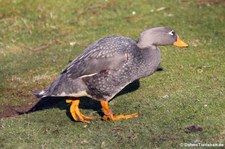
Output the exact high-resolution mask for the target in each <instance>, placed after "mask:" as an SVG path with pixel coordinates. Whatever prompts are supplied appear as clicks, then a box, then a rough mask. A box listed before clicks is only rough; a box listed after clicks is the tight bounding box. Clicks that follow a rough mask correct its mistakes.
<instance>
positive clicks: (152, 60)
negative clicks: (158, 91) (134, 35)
mask: <svg viewBox="0 0 225 149" xmlns="http://www.w3.org/2000/svg"><path fill="white" fill-rule="evenodd" d="M140 50H141V53H142V55H143V61H144V63H143V67H145V68H146V69H143V71H144V73H143V74H144V76H143V77H145V76H149V75H151V74H152V73H154V72H155V71H156V70H157V69H158V68H159V66H160V62H161V53H160V49H159V48H158V47H157V46H153V45H152V46H149V47H145V48H140Z"/></svg>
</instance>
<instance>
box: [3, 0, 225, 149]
mask: <svg viewBox="0 0 225 149" xmlns="http://www.w3.org/2000/svg"><path fill="white" fill-rule="evenodd" d="M0 5H1V8H0V28H1V30H0V101H1V102H0V108H1V109H0V112H2V113H4V114H6V113H5V111H6V112H7V110H8V112H9V113H10V112H12V111H13V109H17V110H18V109H21V108H23V107H27V106H28V107H29V106H32V105H33V104H34V103H35V102H37V101H38V99H36V98H35V97H34V96H33V95H32V91H34V90H41V89H43V88H45V87H46V86H47V85H48V84H49V83H50V82H51V81H52V80H53V79H54V78H55V77H56V76H57V75H58V74H59V73H60V71H61V70H62V69H63V68H64V67H65V66H66V65H67V64H68V63H69V62H70V61H71V60H73V59H74V58H75V57H76V56H78V55H79V54H80V53H81V52H82V50H83V49H84V48H85V47H86V46H87V45H88V44H90V43H91V42H93V41H95V40H97V39H99V38H101V37H103V36H107V35H113V34H116V35H123V36H129V37H132V38H133V39H137V38H138V36H139V34H140V33H141V32H142V31H143V30H144V29H147V28H151V27H154V26H170V27H172V28H174V29H176V31H177V32H178V33H179V35H180V36H181V38H182V39H183V40H184V41H185V42H187V43H188V44H189V45H190V47H189V48H188V49H179V48H175V47H172V46H170V47H161V52H162V57H163V61H162V67H163V68H164V70H163V71H162V72H157V73H155V74H154V75H152V76H151V77H148V78H144V79H141V80H140V88H139V89H138V90H135V91H133V92H130V93H127V94H123V95H120V96H117V97H116V98H115V99H114V100H113V101H112V102H110V107H111V108H112V110H113V111H114V113H118V114H119V113H132V112H139V113H140V117H138V118H133V119H129V120H121V121H114V122H113V121H107V122H105V121H101V120H97V121H94V122H93V123H91V124H84V123H75V122H73V121H71V120H70V118H69V117H68V116H66V109H68V105H66V104H65V103H64V101H61V102H59V103H58V104H57V105H56V106H52V108H48V109H44V110H39V111H36V112H33V113H31V114H26V115H20V116H13V117H8V118H6V117H2V118H1V125H0V126H1V127H0V131H1V133H0V142H1V143H0V146H1V148H31V147H33V148H180V143H198V142H200V143H223V144H224V145H225V141H224V140H225V137H224V136H225V114H224V113H225V96H224V90H225V84H224V83H225V74H224V71H225V65H224V63H225V59H224V58H225V51H224V49H225V44H224V35H225V28H224V26H225V9H224V7H225V4H224V2H223V1H222V0H216V1H210V0H206V1H203V0H191V1H185V0H174V1H166V0H157V1H154V0H152V1H148V0H142V1H128V0H124V1H119V0H105V1H104V0H96V1H91V2H90V1H88V0H84V1H83V0H82V1H81V0H77V1H70V0H66V1H53V0H49V1H44V0H36V1H25V0H8V1H4V0H0ZM93 106H95V105H93ZM82 111H83V112H84V113H86V114H87V115H98V114H97V113H96V112H95V111H94V110H91V109H85V108H84V109H82ZM192 125H195V126H199V127H201V128H202V129H203V130H202V131H197V132H190V133H186V132H185V128H186V127H189V126H192Z"/></svg>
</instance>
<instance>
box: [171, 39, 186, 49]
mask: <svg viewBox="0 0 225 149" xmlns="http://www.w3.org/2000/svg"><path fill="white" fill-rule="evenodd" d="M173 45H175V46H177V47H181V48H187V47H188V44H186V43H185V42H183V41H182V40H181V39H180V37H179V36H177V41H176V42H174V43H173Z"/></svg>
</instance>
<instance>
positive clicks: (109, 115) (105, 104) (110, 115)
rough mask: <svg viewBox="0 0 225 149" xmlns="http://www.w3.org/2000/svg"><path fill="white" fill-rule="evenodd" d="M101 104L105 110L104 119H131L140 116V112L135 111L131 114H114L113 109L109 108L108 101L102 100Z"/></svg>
mask: <svg viewBox="0 0 225 149" xmlns="http://www.w3.org/2000/svg"><path fill="white" fill-rule="evenodd" d="M101 106H102V109H103V112H104V114H105V115H104V116H103V118H102V119H103V120H120V119H129V118H133V117H138V113H133V114H129V115H124V114H121V115H117V116H115V115H113V113H112V111H111V110H110V109H109V105H108V101H101Z"/></svg>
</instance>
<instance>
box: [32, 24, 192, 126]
mask: <svg viewBox="0 0 225 149" xmlns="http://www.w3.org/2000/svg"><path fill="white" fill-rule="evenodd" d="M166 45H175V46H177V47H181V48H186V47H188V44H186V43H185V42H183V41H182V40H181V38H180V37H179V36H178V34H177V33H176V32H175V30H173V29H171V28H169V27H164V26H162V27H154V28H151V29H147V30H145V31H143V32H142V33H141V34H140V36H139V38H138V40H133V39H131V38H129V37H125V36H116V35H112V36H107V37H103V38H101V39H99V40H97V41H95V42H93V43H92V44H90V45H89V46H88V47H87V48H86V49H84V51H83V52H82V54H80V55H79V56H78V57H77V58H75V59H74V60H73V61H72V62H71V63H70V64H69V65H68V66H67V67H66V68H65V69H64V70H63V71H62V72H61V73H60V74H59V75H58V77H56V79H55V80H54V81H53V82H52V83H51V84H50V85H49V86H48V87H47V88H46V89H44V90H42V91H40V92H39V93H38V94H36V96H37V97H38V98H45V97H67V99H66V102H67V103H69V104H70V109H69V111H70V114H71V116H72V119H73V120H74V121H79V122H84V123H89V122H90V121H92V120H94V119H96V117H94V116H86V115H84V114H83V113H82V112H81V111H80V109H79V104H80V100H82V98H81V97H89V98H91V99H93V100H97V101H99V102H100V105H101V107H102V112H103V114H104V115H103V117H102V119H103V120H105V121H106V120H113V121H114V120H120V119H129V118H133V117H138V116H139V114H138V113H133V114H126V115H125V114H120V115H115V114H114V113H113V112H112V111H111V109H110V108H109V101H110V100H111V99H112V98H113V97H115V95H117V94H118V93H119V92H120V91H121V90H122V89H123V88H124V87H126V86H127V85H128V84H130V83H132V82H133V81H135V80H138V79H141V78H144V77H148V76H150V75H152V74H153V73H154V72H155V71H157V69H158V68H159V67H160V63H161V52H160V49H159V46H166Z"/></svg>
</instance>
